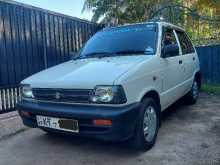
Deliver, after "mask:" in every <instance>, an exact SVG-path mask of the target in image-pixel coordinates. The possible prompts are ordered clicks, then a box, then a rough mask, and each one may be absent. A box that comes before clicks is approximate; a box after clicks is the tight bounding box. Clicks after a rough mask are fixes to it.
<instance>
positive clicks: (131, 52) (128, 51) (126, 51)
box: [115, 50, 146, 54]
mask: <svg viewBox="0 0 220 165" xmlns="http://www.w3.org/2000/svg"><path fill="white" fill-rule="evenodd" d="M145 53H146V51H143V50H122V51H118V52H115V54H145Z"/></svg>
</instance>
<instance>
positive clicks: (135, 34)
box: [80, 24, 157, 57]
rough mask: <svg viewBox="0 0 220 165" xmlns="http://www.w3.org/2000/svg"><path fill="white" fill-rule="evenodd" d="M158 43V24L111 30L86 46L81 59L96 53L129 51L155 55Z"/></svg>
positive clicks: (98, 35)
mask: <svg viewBox="0 0 220 165" xmlns="http://www.w3.org/2000/svg"><path fill="white" fill-rule="evenodd" d="M156 43H157V24H139V25H129V26H123V27H116V28H109V29H105V30H103V31H100V32H98V33H96V34H95V35H94V36H93V37H92V38H91V39H90V40H89V41H88V42H87V43H86V44H85V46H84V48H83V49H82V51H81V53H80V57H92V56H95V54H96V53H97V54H98V53H102V52H106V54H108V55H110V53H117V52H129V51H131V52H143V53H144V54H146V55H153V54H155V51H156ZM143 53H142V54H143ZM114 55H115V54H114ZM118 55H120V53H119V54H118Z"/></svg>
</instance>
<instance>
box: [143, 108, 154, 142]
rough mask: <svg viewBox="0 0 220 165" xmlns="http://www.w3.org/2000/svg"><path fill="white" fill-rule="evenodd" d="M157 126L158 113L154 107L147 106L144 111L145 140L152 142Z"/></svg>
mask: <svg viewBox="0 0 220 165" xmlns="http://www.w3.org/2000/svg"><path fill="white" fill-rule="evenodd" d="M156 128H157V115H156V112H155V109H154V107H152V106H149V107H147V109H146V111H145V113H144V122H143V131H144V137H145V140H146V141H148V142H151V141H152V140H153V138H154V135H155V133H156Z"/></svg>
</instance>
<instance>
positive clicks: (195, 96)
mask: <svg viewBox="0 0 220 165" xmlns="http://www.w3.org/2000/svg"><path fill="white" fill-rule="evenodd" d="M192 90H193V91H192V92H193V98H194V99H196V98H197V97H198V93H199V88H198V84H197V82H196V81H194V83H193V87H192Z"/></svg>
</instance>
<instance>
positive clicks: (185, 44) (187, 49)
mask: <svg viewBox="0 0 220 165" xmlns="http://www.w3.org/2000/svg"><path fill="white" fill-rule="evenodd" d="M176 33H177V36H178V38H179V42H180V46H181V49H182V53H183V54H189V53H194V52H195V50H194V48H193V45H192V43H191V41H190V40H189V38H188V36H187V35H186V33H185V32H182V31H176Z"/></svg>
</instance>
